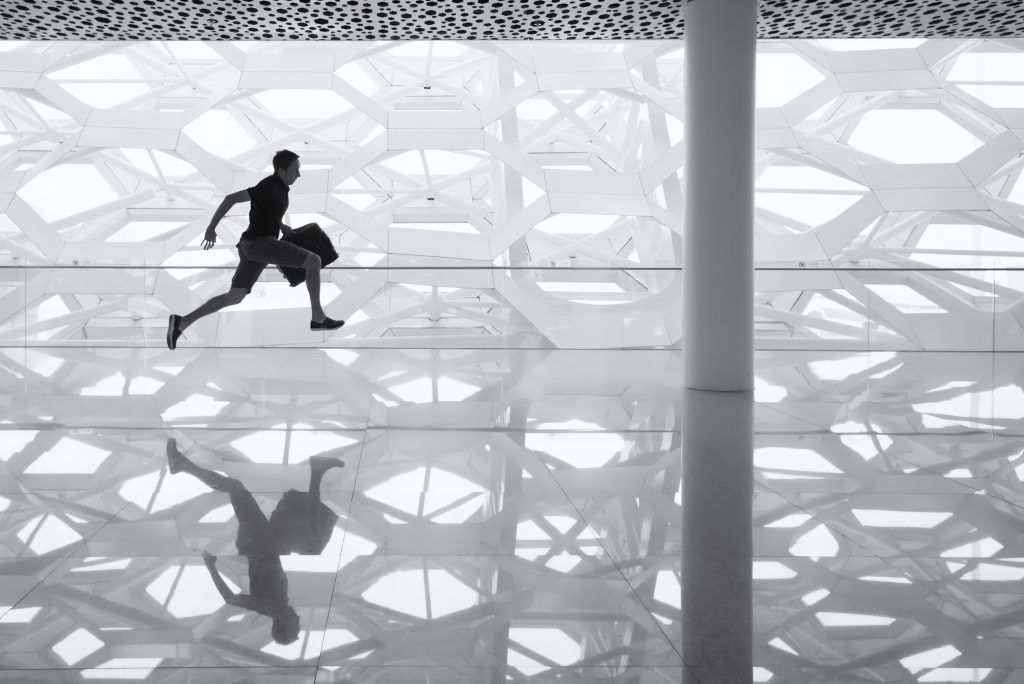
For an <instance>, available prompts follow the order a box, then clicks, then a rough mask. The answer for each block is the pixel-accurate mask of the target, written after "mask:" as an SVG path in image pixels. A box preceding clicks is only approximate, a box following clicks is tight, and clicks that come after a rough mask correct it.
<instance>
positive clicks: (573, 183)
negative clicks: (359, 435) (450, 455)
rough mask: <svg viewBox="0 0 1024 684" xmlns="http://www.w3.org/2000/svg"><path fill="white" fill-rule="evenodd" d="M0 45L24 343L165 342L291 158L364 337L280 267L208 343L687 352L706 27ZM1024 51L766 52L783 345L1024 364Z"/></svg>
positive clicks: (3, 236)
mask: <svg viewBox="0 0 1024 684" xmlns="http://www.w3.org/2000/svg"><path fill="white" fill-rule="evenodd" d="M5 48H6V49H5V50H4V51H2V52H0V86H2V88H0V98H2V114H0V116H2V117H3V120H4V127H3V131H2V133H0V144H2V147H0V150H2V151H3V154H4V163H5V165H6V166H5V168H6V169H7V171H6V172H5V180H4V185H3V187H2V188H0V190H2V194H0V206H2V208H3V213H2V214H0V240H2V242H0V246H2V249H3V251H2V252H0V258H2V259H3V261H4V263H5V264H7V265H11V266H23V267H24V268H23V269H15V270H10V269H4V271H3V276H2V277H3V279H4V286H5V288H6V289H7V290H8V294H7V296H5V298H4V299H5V300H6V302H7V305H6V306H4V305H3V302H2V301H0V325H2V326H3V327H2V328H0V336H2V339H0V342H3V343H6V344H11V343H14V344H20V343H21V342H22V341H28V342H30V343H45V344H62V345H64V344H71V345H75V344H83V343H86V342H85V341H86V340H89V341H91V342H93V343H95V342H97V341H102V342H104V343H107V344H115V345H131V346H136V345H143V344H144V345H147V346H148V345H154V344H157V343H158V342H160V341H161V340H162V336H161V335H162V332H161V329H162V326H163V320H164V316H165V313H166V311H167V310H168V309H170V310H174V311H186V310H189V309H191V308H193V307H194V306H195V305H196V304H198V303H199V302H200V301H201V300H203V299H204V298H206V297H208V296H210V295H212V294H215V293H218V292H220V291H223V290H224V289H226V287H227V281H228V279H229V277H230V273H231V269H232V268H233V267H234V263H235V260H236V255H235V251H234V248H233V245H234V243H235V241H236V240H237V236H238V234H240V232H241V231H242V230H244V228H245V221H246V207H245V206H244V205H243V206H240V207H236V209H235V210H233V212H232V213H231V214H229V216H228V218H227V219H226V220H225V222H224V223H223V224H222V229H221V234H220V241H219V242H218V244H217V246H216V247H215V249H213V250H211V251H209V252H204V251H202V250H201V247H200V244H199V243H200V241H201V235H202V232H203V230H204V229H205V226H206V224H207V223H208V221H209V217H210V216H211V215H212V211H213V208H214V207H215V206H216V205H217V203H219V201H220V199H221V198H222V197H223V195H224V194H226V193H229V192H232V191H234V190H237V189H240V188H245V187H247V186H249V185H251V184H252V183H253V182H255V181H256V180H258V179H259V178H261V177H262V176H264V175H266V174H267V173H269V168H268V167H269V158H270V156H271V155H272V154H273V152H274V151H275V150H277V149H281V148H284V147H287V148H290V149H293V150H294V151H296V152H298V153H299V154H300V155H301V156H302V159H303V177H302V178H301V179H300V181H299V182H298V183H297V184H296V186H295V187H294V188H293V190H292V193H291V195H292V197H291V206H290V212H289V215H288V216H287V217H286V220H287V221H290V222H291V223H292V224H296V225H300V224H302V223H305V222H308V221H317V222H319V223H320V224H321V225H322V226H323V227H324V228H325V229H326V230H327V232H328V234H329V235H330V236H331V237H332V239H334V241H335V243H336V246H337V247H338V251H339V254H340V255H341V256H340V259H339V261H338V262H337V263H336V264H335V265H334V266H332V268H331V269H330V270H329V272H328V274H326V276H325V286H324V295H325V297H324V299H325V301H326V302H327V303H328V305H329V306H330V310H331V311H332V312H337V315H339V316H341V317H342V318H345V319H346V320H347V321H348V322H349V324H348V325H347V326H346V328H345V330H343V331H340V332H339V333H337V334H334V335H331V336H329V337H327V338H326V339H325V338H324V336H323V335H320V334H316V335H314V334H307V333H303V332H296V328H300V327H301V326H300V325H298V323H300V322H301V321H302V320H303V318H302V317H303V316H304V315H305V314H304V313H302V312H301V310H302V309H304V295H303V293H302V292H299V291H297V290H290V289H289V288H288V286H287V285H286V284H285V283H284V282H283V281H282V280H281V279H280V277H279V276H278V274H276V273H275V272H273V271H272V270H271V271H269V272H268V273H267V274H266V275H265V276H264V278H263V280H262V281H261V282H260V283H259V284H258V285H257V287H256V288H255V289H254V291H253V295H252V296H251V297H249V298H248V299H247V300H246V301H245V302H244V303H243V304H242V305H241V306H239V307H234V308H231V309H228V310H226V311H224V312H222V313H220V314H219V315H218V317H215V318H213V319H209V320H206V321H203V322H201V323H200V324H198V325H197V326H196V327H195V328H193V329H192V332H190V334H189V335H187V336H186V339H185V341H184V342H183V344H185V345H186V346H188V345H190V344H198V345H201V346H208V345H213V346H239V345H241V346H249V345H280V344H285V345H289V346H292V345H309V344H316V345H323V344H326V345H328V346H416V345H418V344H419V342H418V341H414V340H419V341H422V340H424V339H425V338H429V339H430V340H431V342H430V344H431V345H440V346H453V347H459V346H488V347H490V346H505V345H511V346H527V347H535V346H539V347H554V348H581V347H593V348H621V347H671V346H675V345H677V344H678V343H679V340H680V338H681V325H682V323H681V303H680V292H679V289H680V283H681V279H680V277H679V272H678V269H679V268H680V267H681V266H682V264H681V263H680V254H681V243H680V239H681V238H680V234H681V224H682V201H683V199H682V192H681V174H682V169H681V164H682V154H683V131H682V123H681V122H682V119H683V112H682V110H683V103H682V101H681V97H682V81H681V79H682V55H683V52H682V42H681V41H662V42H626V41H619V42H591V43H586V42H574V41H570V42H563V43H559V42H545V43H529V42H507V43H503V42H465V43H456V42H444V41H437V42H411V43H389V42H383V43H372V42H371V43H337V44H335V43H319V44H318V43H312V44H311V43H226V42H219V43H214V42H211V43H175V42H168V43H128V44H120V43H106V44H101V43H63V42H62V43H47V42H29V43H11V44H8V45H6V46H5ZM1022 64H1024V52H1022V51H1021V50H1019V49H1018V47H1017V46H1016V45H1015V44H1013V43H1012V42H1006V41H1003V42H999V41H977V40H973V41H967V40H930V41H925V40H903V41H882V42H880V43H878V44H866V43H865V42H864V41H859V43H858V42H853V41H848V42H844V41H787V42H764V43H761V44H760V45H759V53H758V93H757V105H758V112H757V145H758V150H759V152H758V155H757V161H756V163H757V193H756V203H757V204H756V206H757V209H756V261H757V265H758V267H759V269H758V272H757V276H756V289H757V299H756V309H755V314H756V325H755V329H756V335H757V337H756V344H757V346H758V347H761V348H804V349H807V348H810V349H836V348H845V349H867V348H878V349H881V348H891V349H992V348H1001V349H1002V348H1014V349H1016V348H1024V328H1022V325H1021V323H1020V321H1019V320H1018V318H1017V315H1016V313H1015V312H1016V309H1015V308H1014V307H1013V303H1014V302H1015V301H1017V300H1018V299H1019V298H1020V297H1021V294H1022V292H1024V283H1021V282H1018V281H1019V279H1018V278H1017V277H1016V275H1015V273H1014V272H1011V271H1005V270H1003V269H1004V268H1005V267H1012V266H1014V265H1016V261H1015V259H1016V254H1017V253H1018V252H1019V251H1020V247H1021V246H1022V245H1024V236H1022V235H1021V230H1024V218H1022V217H1024V209H1022V206H1024V205H1022V202H1024V184H1021V183H1020V182H1018V181H1019V177H1020V170H1021V162H1020V159H1021V151H1022V149H1024V140H1022V137H1024V134H1022V130H1024V107H1021V94H1022V91H1024V82H1022V81H1021V77H1020V74H1021V73H1022V69H1021V65H1022ZM936 137H941V139H942V140H943V141H944V144H943V145H942V147H941V149H940V148H937V147H936V146H935V145H933V144H931V142H930V141H931V140H933V139H935V138H936ZM49 266H57V267H73V268H57V269H50V268H47V267H49ZM109 267H114V268H115V269H116V270H108V269H109ZM445 267H447V268H457V269H458V270H451V271H443V270H437V269H438V268H445ZM922 269H928V270H922ZM935 269H940V270H935ZM15 302H18V305H17V306H15V305H14V304H15ZM22 304H24V306H22ZM982 329H984V330H985V333H984V334H979V333H978V332H977V331H979V330H982Z"/></svg>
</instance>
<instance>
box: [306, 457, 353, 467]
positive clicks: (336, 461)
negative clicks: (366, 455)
mask: <svg viewBox="0 0 1024 684" xmlns="http://www.w3.org/2000/svg"><path fill="white" fill-rule="evenodd" d="M344 467H345V462H344V461H342V460H341V459H340V458H328V457H327V456H310V458H309V468H310V470H330V469H331V468H344Z"/></svg>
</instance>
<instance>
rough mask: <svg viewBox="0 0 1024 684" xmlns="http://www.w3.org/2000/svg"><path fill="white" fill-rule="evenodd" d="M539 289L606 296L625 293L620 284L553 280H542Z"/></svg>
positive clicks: (538, 285)
mask: <svg viewBox="0 0 1024 684" xmlns="http://www.w3.org/2000/svg"><path fill="white" fill-rule="evenodd" d="M537 287H539V288H540V289H542V290H544V291H545V292H592V293H605V294H618V293H621V292H625V290H623V289H622V287H621V286H620V285H619V284H618V283H596V282H585V281H579V282H558V281H553V280H542V281H539V282H538V283H537Z"/></svg>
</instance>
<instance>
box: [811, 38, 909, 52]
mask: <svg viewBox="0 0 1024 684" xmlns="http://www.w3.org/2000/svg"><path fill="white" fill-rule="evenodd" d="M815 42H816V43H817V44H818V45H820V46H821V47H823V48H826V49H827V50H832V51H833V52H858V51H870V52H874V51H876V50H911V49H913V48H916V47H918V46H920V45H923V44H924V43H925V39H923V38H828V39H819V40H817V41H815Z"/></svg>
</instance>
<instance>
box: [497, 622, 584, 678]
mask: <svg viewBox="0 0 1024 684" xmlns="http://www.w3.org/2000/svg"><path fill="white" fill-rule="evenodd" d="M508 637H509V639H511V640H512V641H513V642H515V643H516V644H521V645H522V646H525V647H526V648H528V649H529V650H531V651H533V652H534V653H537V654H538V655H540V656H543V657H544V658H547V659H548V660H550V661H553V662H554V663H556V664H558V665H561V666H563V667H564V666H566V665H572V664H573V663H575V662H577V661H578V660H579V659H580V656H582V655H583V648H582V647H581V646H580V644H579V643H578V642H577V641H576V640H575V639H573V638H572V637H570V636H569V635H568V634H566V633H565V632H563V631H562V630H560V629H558V628H557V627H512V628H511V629H509V631H508ZM510 648H511V649H512V650H514V649H515V645H514V644H513V645H510ZM511 655H512V654H511V653H510V654H509V656H511ZM510 664H511V662H510ZM513 667H517V666H515V665H513ZM545 669H546V668H545ZM521 671H522V670H521ZM524 673H525V672H524Z"/></svg>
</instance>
